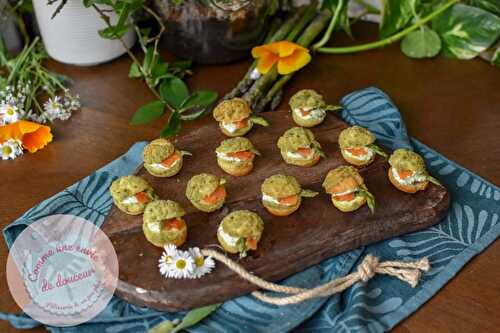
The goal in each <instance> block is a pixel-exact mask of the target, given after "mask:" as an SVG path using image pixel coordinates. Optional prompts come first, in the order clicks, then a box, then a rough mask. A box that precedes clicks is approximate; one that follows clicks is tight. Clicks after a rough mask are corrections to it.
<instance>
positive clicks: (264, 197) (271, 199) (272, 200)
mask: <svg viewBox="0 0 500 333" xmlns="http://www.w3.org/2000/svg"><path fill="white" fill-rule="evenodd" d="M262 200H263V201H267V202H270V203H273V204H276V205H283V204H282V203H281V202H279V200H278V199H276V198H274V197H272V196H270V195H267V194H265V193H262Z"/></svg>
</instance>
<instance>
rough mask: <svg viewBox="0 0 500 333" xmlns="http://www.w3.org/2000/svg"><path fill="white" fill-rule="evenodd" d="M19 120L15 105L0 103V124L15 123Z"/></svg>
mask: <svg viewBox="0 0 500 333" xmlns="http://www.w3.org/2000/svg"><path fill="white" fill-rule="evenodd" d="M18 120H19V112H17V107H16V106H15V105H11V104H7V103H2V104H1V105H0V125H7V124H12V123H15V122H16V121H18Z"/></svg>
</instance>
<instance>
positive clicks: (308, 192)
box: [300, 189, 319, 198]
mask: <svg viewBox="0 0 500 333" xmlns="http://www.w3.org/2000/svg"><path fill="white" fill-rule="evenodd" d="M318 194H319V193H318V192H316V191H313V190H307V189H303V190H302V191H300V196H301V197H303V198H314V197H315V196H317V195H318Z"/></svg>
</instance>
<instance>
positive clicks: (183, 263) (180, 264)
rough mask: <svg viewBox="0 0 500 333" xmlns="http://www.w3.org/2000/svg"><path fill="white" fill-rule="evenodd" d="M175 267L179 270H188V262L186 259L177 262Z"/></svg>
mask: <svg viewBox="0 0 500 333" xmlns="http://www.w3.org/2000/svg"><path fill="white" fill-rule="evenodd" d="M175 267H177V268H178V269H184V268H186V261H185V260H184V259H179V260H177V262H176V263H175Z"/></svg>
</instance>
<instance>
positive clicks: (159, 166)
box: [149, 158, 181, 171]
mask: <svg viewBox="0 0 500 333" xmlns="http://www.w3.org/2000/svg"><path fill="white" fill-rule="evenodd" d="M180 161H181V159H180V158H179V159H177V160H175V162H174V163H173V164H172V165H171V166H169V167H167V166H165V165H163V164H161V163H151V164H150V165H149V166H150V167H151V168H153V169H156V170H158V171H166V170H169V169H172V168H173V167H174V166H176V165H177V163H179V162H180Z"/></svg>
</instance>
